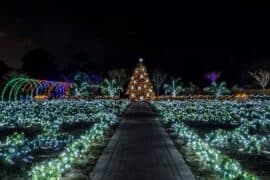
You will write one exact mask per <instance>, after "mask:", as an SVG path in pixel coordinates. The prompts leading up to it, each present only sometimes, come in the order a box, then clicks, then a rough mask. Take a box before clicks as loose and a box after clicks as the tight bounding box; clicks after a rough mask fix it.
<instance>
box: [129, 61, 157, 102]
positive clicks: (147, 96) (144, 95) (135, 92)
mask: <svg viewBox="0 0 270 180" xmlns="http://www.w3.org/2000/svg"><path fill="white" fill-rule="evenodd" d="M126 94H127V95H129V98H130V99H132V100H136V101H143V100H151V99H153V98H155V92H154V91H153V86H152V83H151V82H150V79H149V76H148V74H147V71H146V67H145V66H144V65H143V59H142V58H140V59H139V63H138V65H137V67H136V68H135V70H134V72H133V74H132V76H131V79H130V81H129V83H128V88H127V91H126Z"/></svg>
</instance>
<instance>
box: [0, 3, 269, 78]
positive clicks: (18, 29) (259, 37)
mask: <svg viewBox="0 0 270 180" xmlns="http://www.w3.org/2000/svg"><path fill="white" fill-rule="evenodd" d="M44 2H46V3H40V2H39V1H35V2H29V3H26V2H25V1H9V4H7V6H5V5H3V6H1V17H0V59H3V60H4V61H5V62H7V63H8V64H9V65H10V66H12V67H16V68H19V67H21V58H22V56H23V55H25V53H27V52H29V51H30V50H31V49H33V48H37V47H41V48H43V49H46V50H47V51H49V52H50V53H52V54H53V55H54V56H55V61H56V62H57V63H58V64H59V65H60V66H61V67H62V68H64V67H65V65H66V64H67V63H68V62H69V61H70V57H71V56H72V55H73V54H74V53H77V52H81V51H84V52H87V53H88V54H89V56H90V60H89V61H93V62H98V63H99V69H100V70H102V71H105V70H107V69H109V68H112V67H125V68H129V69H130V70H132V69H133V67H134V65H135V64H136V62H137V59H138V58H139V57H143V58H144V59H145V63H146V64H147V65H148V68H150V69H151V68H155V67H159V68H160V69H162V70H163V71H167V72H170V73H171V74H174V75H179V76H182V77H184V78H187V79H190V80H194V79H198V78H201V76H202V74H203V73H205V72H207V71H210V70H220V71H224V74H225V75H226V74H228V79H233V77H230V73H232V74H233V73H235V72H236V69H233V68H232V67H238V66H241V65H244V64H250V63H252V62H257V61H262V60H266V59H268V58H269V55H270V53H269V44H270V43H269V41H268V40H269V37H268V36H269V35H268V34H269V32H270V31H269V28H268V27H267V26H268V24H269V23H268V22H269V14H268V13H267V11H268V10H267V9H263V8H258V7H256V5H255V3H253V1H245V3H244V4H241V3H235V2H234V3H227V4H225V3H224V4H217V3H207V4H206V3H205V4H203V3H200V4H198V3H196V4H195V3H193V4H192V3H185V4H183V3H182V4H162V3H158V1H156V2H155V3H142V4H139V3H138V2H137V3H136V1H135V2H133V3H129V4H128V3H126V4H123V3H122V4H120V3H119V4H115V2H114V3H110V4H109V3H103V4H87V3H78V1H71V3H67V2H66V3H61V2H60V1H58V3H56V2H54V1H44ZM37 61H38V60H37ZM269 69H270V67H269ZM231 76H232V75H231Z"/></svg>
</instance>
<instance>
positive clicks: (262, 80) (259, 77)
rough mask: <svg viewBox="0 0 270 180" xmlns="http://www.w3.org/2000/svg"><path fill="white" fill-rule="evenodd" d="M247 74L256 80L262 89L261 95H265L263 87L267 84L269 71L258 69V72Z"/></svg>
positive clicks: (269, 78)
mask: <svg viewBox="0 0 270 180" xmlns="http://www.w3.org/2000/svg"><path fill="white" fill-rule="evenodd" d="M249 74H250V75H251V76H252V77H253V78H254V79H255V80H256V81H257V84H259V85H260V86H261V87H262V89H263V95H265V92H264V89H265V87H266V86H267V85H268V83H269V80H270V73H269V72H267V71H263V70H259V71H258V72H249Z"/></svg>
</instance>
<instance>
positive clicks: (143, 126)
mask: <svg viewBox="0 0 270 180" xmlns="http://www.w3.org/2000/svg"><path fill="white" fill-rule="evenodd" d="M157 115H158V114H156V113H155V112H154V111H153V109H152V108H151V107H150V106H149V105H148V104H147V103H134V104H132V105H131V106H130V107H129V108H128V110H127V112H126V114H125V116H124V117H123V120H122V121H121V122H120V124H119V126H118V128H117V130H116V132H115V134H114V135H113V137H112V139H111V140H110V142H109V144H108V146H107V147H106V149H105V151H104V152H103V154H102V156H101V157H100V159H99V160H98V163H97V165H96V167H95V169H94V170H93V172H92V174H91V179H92V180H122V179H123V180H131V179H132V180H133V179H134V180H135V179H140V180H144V179H155V180H159V179H163V180H165V179H166V180H172V179H173V180H192V179H194V176H193V175H192V173H191V171H190V169H189V168H188V166H187V165H186V163H185V161H184V160H183V157H182V155H181V154H180V153H179V152H178V151H177V149H176V147H175V146H174V144H173V142H172V141H171V139H170V138H169V136H168V134H167V133H166V131H165V129H164V127H163V126H162V124H161V123H160V119H159V117H158V116H157Z"/></svg>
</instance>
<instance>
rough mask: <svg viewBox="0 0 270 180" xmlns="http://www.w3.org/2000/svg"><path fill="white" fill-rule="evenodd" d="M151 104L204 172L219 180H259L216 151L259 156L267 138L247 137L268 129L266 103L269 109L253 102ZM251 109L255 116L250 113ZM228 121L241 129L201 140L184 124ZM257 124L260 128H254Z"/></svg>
mask: <svg viewBox="0 0 270 180" xmlns="http://www.w3.org/2000/svg"><path fill="white" fill-rule="evenodd" d="M152 103H153V104H154V105H155V106H156V107H157V109H158V110H159V111H160V112H161V114H162V116H163V121H164V122H165V123H166V124H167V125H169V126H170V128H171V129H172V130H173V131H174V135H176V136H177V137H178V138H180V139H181V141H184V142H185V144H186V146H187V147H188V148H189V149H190V150H191V151H192V152H193V153H194V154H196V155H197V156H198V158H199V159H200V161H201V162H202V164H203V165H204V166H205V168H207V169H209V170H211V171H213V172H214V173H215V174H216V175H218V176H219V177H220V178H221V179H250V180H253V179H254V180H255V179H258V177H257V176H256V175H254V174H252V173H250V172H247V171H246V170H244V169H243V168H242V166H241V164H240V163H239V162H238V161H237V160H235V159H231V158H230V157H229V156H227V155H225V154H224V153H223V152H222V151H221V150H218V149H216V147H219V148H224V147H225V149H228V148H230V149H232V150H233V152H235V151H243V150H244V151H247V152H248V153H256V154H257V153H262V150H265V148H268V145H269V138H268V137H266V136H265V135H264V136H262V135H261V136H260V135H250V134H249V131H250V129H251V128H258V127H261V128H262V127H264V128H265V127H268V128H269V125H270V123H269V122H270V121H268V122H267V123H265V121H266V119H265V118H266V117H267V111H264V109H265V110H267V109H268V105H269V103H268V102H267V103H266V104H268V105H266V104H262V103H261V101H254V100H252V101H249V102H245V103H243V102H238V101H217V100H197V101H196V100H195V101H184V102H182V101H181V102H180V101H178V102H177V101H172V102H165V101H164V102H152ZM211 107H212V108H215V111H216V114H212V113H213V110H211ZM251 109H252V110H253V111H254V112H252V111H250V110H251ZM222 117H223V118H222ZM198 118H199V119H198ZM220 118H222V119H220ZM227 118H230V121H231V122H233V121H234V120H235V119H236V120H237V121H239V123H240V124H241V125H240V126H239V127H238V128H236V129H235V130H233V131H228V130H216V131H212V132H211V133H208V134H206V135H205V137H204V138H202V137H201V136H199V135H198V133H197V131H195V130H193V129H192V128H191V127H189V126H187V125H186V124H185V123H184V122H185V121H186V120H190V119H193V121H197V122H202V121H207V122H213V123H216V122H220V123H224V120H225V119H227ZM261 120H263V121H261ZM227 123H228V122H227ZM258 123H259V124H260V126H257V127H256V126H254V125H255V124H258ZM257 130H258V129H257Z"/></svg>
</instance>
